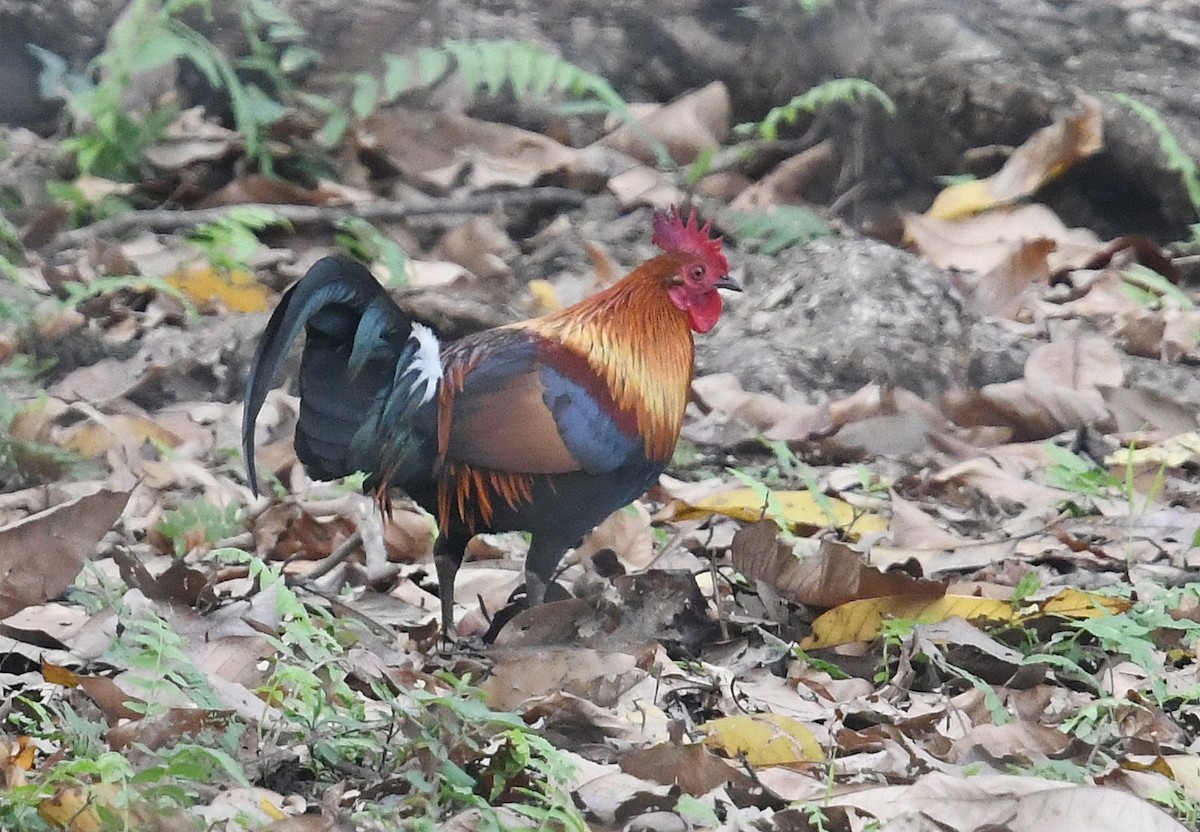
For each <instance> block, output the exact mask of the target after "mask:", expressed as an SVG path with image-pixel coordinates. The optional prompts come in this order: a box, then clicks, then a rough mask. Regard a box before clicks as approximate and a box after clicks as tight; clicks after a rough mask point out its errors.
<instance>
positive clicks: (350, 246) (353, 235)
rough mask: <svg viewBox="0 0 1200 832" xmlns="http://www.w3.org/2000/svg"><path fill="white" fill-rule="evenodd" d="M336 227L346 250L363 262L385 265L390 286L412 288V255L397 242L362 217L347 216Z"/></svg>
mask: <svg viewBox="0 0 1200 832" xmlns="http://www.w3.org/2000/svg"><path fill="white" fill-rule="evenodd" d="M336 228H337V233H336V235H335V238H336V240H337V243H338V245H339V246H341V248H342V250H343V251H345V252H346V253H347V254H349V255H350V256H351V257H355V258H357V259H359V260H363V261H366V262H371V261H375V260H377V261H379V262H380V263H382V264H383V267H384V268H385V269H387V272H388V277H389V280H388V281H387V285H388V286H392V287H395V288H401V287H404V286H407V285H408V263H409V258H408V254H407V253H405V251H404V249H402V248H401V247H400V245H399V244H398V243H397V242H396V241H395V240H393V239H392V238H391V237H389V236H387V235H386V234H384V233H383V232H382V231H380V230H379V229H378V228H376V227H375V226H374V225H372V224H371V223H370V222H368V221H367V220H364V219H363V218H362V217H343V218H342V219H340V220H338V221H337V226H336Z"/></svg>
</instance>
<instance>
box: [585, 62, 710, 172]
mask: <svg viewBox="0 0 1200 832" xmlns="http://www.w3.org/2000/svg"><path fill="white" fill-rule="evenodd" d="M732 109H733V108H732V105H731V103H730V100H729V90H728V89H726V87H725V85H724V84H723V83H721V82H720V81H713V82H712V83H711V84H708V85H707V86H705V87H701V88H700V89H698V90H695V91H693V92H689V93H685V94H684V95H682V96H680V97H679V98H677V99H675V100H674V101H672V102H671V103H670V104H665V105H663V106H662V107H657V108H655V109H653V110H652V111H651V112H650V113H649V114H648V115H646V116H644V117H642V118H640V119H638V121H637V123H636V124H633V125H624V126H622V127H619V128H618V129H617V130H615V131H613V132H612V133H609V134H608V135H607V136H605V137H604V138H603V139H601V140H600V142H601V144H603V145H605V146H608V147H613V148H616V149H617V150H620V151H621V152H623V153H628V154H629V155H630V156H633V157H634V158H635V159H637V160H638V161H640V162H643V163H645V164H647V165H654V164H656V162H657V159H656V158H655V155H654V151H653V150H652V149H651V148H650V146H649V144H648V143H647V142H646V140H645V138H644V136H645V134H646V133H649V134H650V135H651V136H653V137H654V138H656V139H658V140H659V141H660V142H662V143H663V144H664V145H666V147H667V151H668V152H669V153H670V154H671V158H672V159H674V160H675V161H676V162H678V163H679V164H681V165H686V164H690V163H691V162H693V161H695V159H696V157H697V156H699V155H700V153H701V151H704V150H707V149H711V148H717V147H720V145H721V142H722V141H723V140H724V139H725V136H726V135H727V134H728V133H729V124H730V122H729V120H730V116H731V113H732Z"/></svg>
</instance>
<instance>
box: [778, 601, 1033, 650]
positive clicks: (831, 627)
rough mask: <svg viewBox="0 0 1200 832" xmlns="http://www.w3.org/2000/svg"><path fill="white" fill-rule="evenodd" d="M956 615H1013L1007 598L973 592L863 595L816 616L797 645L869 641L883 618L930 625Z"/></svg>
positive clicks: (969, 617)
mask: <svg viewBox="0 0 1200 832" xmlns="http://www.w3.org/2000/svg"><path fill="white" fill-rule="evenodd" d="M955 616H957V617H959V618H965V619H966V620H968V621H980V620H990V621H1011V620H1013V618H1014V617H1015V614H1014V613H1013V608H1012V605H1011V604H1009V603H1008V602H1007V601H998V600H996V599H994V598H976V597H975V596H972V595H944V596H942V597H941V598H933V599H929V598H909V597H905V596H900V595H891V596H887V597H884V598H864V599H862V600H859V601H850V602H849V603H846V604H842V605H841V606H840V607H834V608H833V609H831V610H829V611H828V612H826V613H824V614H822V615H820V616H818V617H817V619H816V620H815V621H813V623H812V629H813V631H812V635H811V636H809V637H808V638H806V639H805V640H804V641H803V642H802V643H801V644H800V646H801V648H803V649H804V650H817V649H820V648H822V647H833V646H834V645H837V644H847V643H849V642H853V641H870V640H871V639H873V638H875V637H876V636H877V635H879V631H880V629H881V628H882V626H883V621H884V619H885V618H900V619H904V620H905V621H918V622H920V623H922V624H932V623H933V622H936V621H945V620H946V619H947V618H953V617H955Z"/></svg>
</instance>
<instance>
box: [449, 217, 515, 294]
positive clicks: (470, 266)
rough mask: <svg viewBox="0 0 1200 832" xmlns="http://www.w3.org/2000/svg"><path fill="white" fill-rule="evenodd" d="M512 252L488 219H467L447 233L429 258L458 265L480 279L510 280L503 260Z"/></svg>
mask: <svg viewBox="0 0 1200 832" xmlns="http://www.w3.org/2000/svg"><path fill="white" fill-rule="evenodd" d="M513 253H514V246H513V242H512V240H510V239H509V237H508V235H507V234H506V233H504V229H502V228H501V227H500V226H498V225H496V223H495V221H494V220H492V219H491V218H490V217H470V218H468V219H467V220H466V222H464V223H462V224H461V225H457V226H455V227H454V228H452V229H450V230H449V231H447V232H446V233H445V234H444V235H442V238H441V239H440V240H438V243H437V245H436V246H434V247H433V250H432V251H431V252H430V255H431V256H432V257H433V258H435V259H438V260H447V261H449V262H451V263H457V264H458V265H460V266H462V267H463V268H464V269H466V270H467V271H469V272H470V273H471V274H473V275H475V276H476V277H478V278H480V279H484V280H486V279H488V278H509V277H512V269H510V268H509V267H508V263H507V262H505V258H507V257H510V256H511V255H512V254H513Z"/></svg>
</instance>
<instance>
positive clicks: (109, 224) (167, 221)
mask: <svg viewBox="0 0 1200 832" xmlns="http://www.w3.org/2000/svg"><path fill="white" fill-rule="evenodd" d="M586 198H587V195H586V194H583V193H580V192H579V191H572V190H570V189H568V188H525V189H522V190H514V191H497V192H493V193H483V194H473V195H471V196H467V197H448V198H444V199H438V198H434V197H428V198H422V199H419V200H417V199H406V200H400V201H388V200H379V201H375V202H362V203H357V204H354V205H270V204H256V203H255V204H243V205H235V206H221V207H219V208H198V209H194V210H169V209H156V210H152V211H134V212H132V213H128V214H119V215H117V216H115V217H109V218H108V219H104V220H100V221H99V222H94V223H92V224H91V225H86V226H84V227H83V228H76V229H74V230H71V231H64V232H63V233H61V234H59V235H58V236H56V237H55V238H54V239H53V240H51V241H50V242H49V243H47V244H46V245H45V246H43V250H44V251H46V252H49V253H53V252H57V251H62V250H63V249H67V248H72V247H75V246H80V245H83V244H85V243H87V242H89V241H91V240H94V239H98V238H104V237H119V236H121V235H122V234H127V233H129V232H130V231H141V230H152V231H180V230H182V229H189V228H194V227H195V226H197V225H199V224H201V223H206V222H215V221H217V220H220V219H224V218H225V217H226V216H228V215H229V212H230V211H231V210H233V209H234V208H249V209H255V210H263V211H270V212H272V213H274V214H275V215H276V216H277V217H279V219H281V220H285V221H287V222H290V223H292V224H293V225H329V224H332V223H334V222H337V221H338V220H340V219H342V218H344V217H361V218H362V219H367V220H400V219H405V218H408V217H428V216H436V215H439V214H486V213H488V212H490V211H493V210H495V209H496V208H502V207H504V206H511V207H520V208H528V207H534V206H537V207H562V208H578V207H579V206H580V205H582V204H583V202H584V200H585V199H586Z"/></svg>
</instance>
